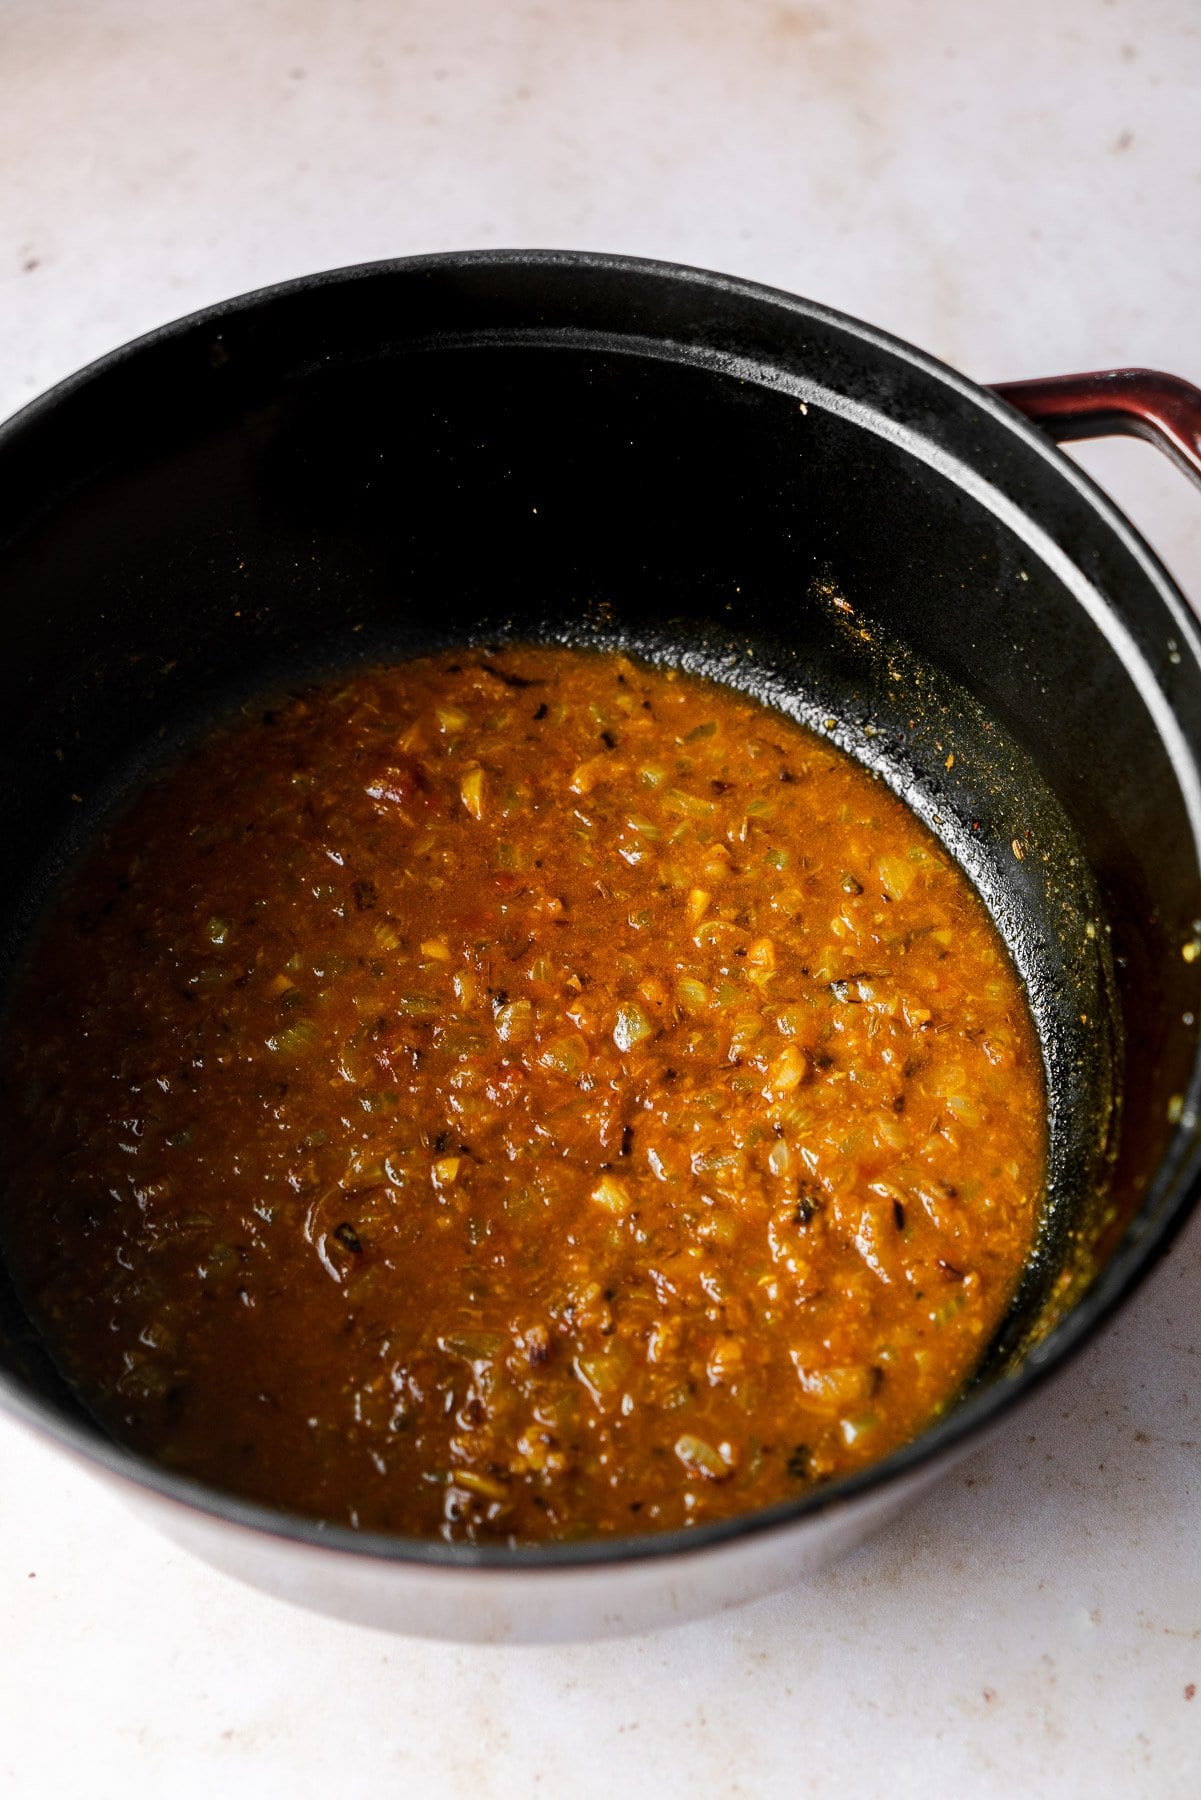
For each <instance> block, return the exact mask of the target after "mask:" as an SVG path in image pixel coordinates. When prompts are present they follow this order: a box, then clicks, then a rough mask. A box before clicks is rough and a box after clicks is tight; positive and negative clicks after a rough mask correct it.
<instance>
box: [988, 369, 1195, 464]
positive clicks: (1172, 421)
mask: <svg viewBox="0 0 1201 1800" xmlns="http://www.w3.org/2000/svg"><path fill="white" fill-rule="evenodd" d="M993 393H994V394H998V395H1000V397H1001V399H1002V400H1007V401H1008V402H1009V404H1010V406H1015V407H1016V408H1017V410H1018V411H1019V412H1020V413H1025V415H1026V417H1027V418H1028V419H1032V420H1033V421H1034V423H1035V424H1036V425H1041V426H1043V427H1044V429H1045V430H1046V431H1048V432H1049V433H1050V435H1051V436H1052V437H1053V438H1055V440H1056V441H1057V442H1059V443H1063V442H1065V441H1066V440H1068V439H1070V438H1092V437H1110V436H1112V434H1113V433H1114V432H1121V433H1123V434H1124V435H1126V436H1129V437H1141V438H1146V439H1147V440H1148V441H1149V442H1150V443H1152V444H1158V446H1159V448H1160V449H1161V450H1166V451H1167V453H1168V455H1169V456H1170V457H1171V458H1172V461H1173V462H1174V463H1175V464H1176V466H1177V468H1180V469H1183V470H1184V472H1185V474H1186V475H1191V476H1192V478H1193V480H1194V481H1198V482H1201V388H1195V387H1194V386H1193V385H1192V383H1191V382H1189V381H1182V380H1181V379H1180V377H1179V376H1178V375H1161V374H1160V373H1159V371H1158V370H1156V369H1099V370H1097V371H1096V372H1094V373H1093V374H1090V375H1052V376H1050V377H1048V378H1047V379H1046V380H1044V381H1003V382H999V383H997V384H996V385H994V387H993Z"/></svg>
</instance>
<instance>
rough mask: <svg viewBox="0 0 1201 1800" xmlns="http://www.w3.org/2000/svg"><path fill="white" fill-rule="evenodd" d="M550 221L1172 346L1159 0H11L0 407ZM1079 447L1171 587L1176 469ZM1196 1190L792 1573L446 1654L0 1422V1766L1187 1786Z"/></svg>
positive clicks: (559, 1787) (502, 1778)
mask: <svg viewBox="0 0 1201 1800" xmlns="http://www.w3.org/2000/svg"><path fill="white" fill-rule="evenodd" d="M492 244H541V245H560V246H569V247H575V248H590V247H596V248H603V249H610V250H625V251H631V252H637V253H642V254H646V255H652V256H662V257H667V258H673V259H677V260H682V261H686V262H694V263H700V264H706V265H709V266H711V267H716V268H723V269H727V270H730V271H733V272H736V273H739V274H742V275H746V276H751V277H757V278H759V279H761V280H764V281H768V282H773V283H776V284H778V285H780V286H782V287H786V288H791V289H793V290H795V291H797V292H800V293H803V294H807V295H810V296H811V297H813V298H815V299H820V300H823V301H826V302H828V303H829V304H832V305H834V306H836V307H841V308H843V309H845V310H846V311H848V312H851V313H854V314H858V315H859V316H861V317H863V318H866V319H870V320H872V321H874V322H876V323H878V324H880V325H883V326H886V327H887V328H889V329H890V330H892V331H894V332H896V333H898V334H899V335H901V336H903V337H907V338H910V339H912V340H914V341H915V342H917V343H919V344H921V345H923V346H924V347H925V348H927V349H929V350H931V351H933V352H934V353H935V354H936V355H938V356H941V357H944V358H945V359H947V360H948V361H950V362H953V363H955V364H957V365H958V366H959V367H960V368H962V369H963V370H965V371H966V372H967V373H968V374H970V375H973V376H977V377H979V378H982V379H990V378H992V379H1002V378H1006V377H1017V376H1027V375H1037V374H1050V373H1053V372H1057V371H1065V370H1071V369H1078V368H1091V367H1102V366H1106V365H1113V364H1118V363H1129V362H1143V363H1149V364H1152V365H1158V366H1160V367H1163V368H1167V369H1172V370H1174V371H1176V372H1177V373H1179V374H1182V375H1186V376H1189V377H1190V378H1191V379H1193V380H1194V381H1201V330H1199V328H1198V317H1199V299H1201V11H1199V9H1198V7H1197V5H1196V0H1115V3H1114V4H1104V3H1102V0H1039V3H1037V4H1036V3H1034V0H1009V4H1008V5H1006V6H1005V7H999V6H994V7H986V6H983V5H971V4H963V3H960V4H956V3H955V0H826V3H825V4H807V3H803V0H795V3H787V0H780V3H778V4H760V3H759V0H741V3H739V0H562V3H560V4H555V0H545V3H544V4H541V5H536V4H529V3H528V0H509V3H508V4H501V3H500V0H391V3H389V0H357V3H356V0H341V3H339V0H294V3H291V4H289V3H287V0H273V3H257V4H256V3H255V0H240V3H239V4H236V5H234V4H230V3H229V0H204V3H203V4H201V3H200V0H162V3H160V4H153V3H152V0H142V3H141V4H138V3H137V0H93V3H92V4H86V3H81V4H75V5H69V4H66V3H65V0H3V3H0V344H2V345H3V355H2V356H0V413H6V412H8V411H11V410H12V409H14V408H15V407H17V406H19V405H20V404H21V403H23V402H24V401H25V400H27V399H29V398H31V397H32V396H33V395H34V394H35V393H36V392H38V391H39V390H41V389H42V388H44V387H46V386H48V385H49V384H50V383H52V382H53V381H55V380H57V379H58V378H59V377H60V376H62V375H65V374H67V373H68V372H69V371H70V370H72V369H74V368H75V367H77V366H78V365H79V364H80V363H82V362H85V361H87V360H88V359H89V358H91V357H93V356H95V355H98V354H99V353H100V352H102V351H104V350H107V349H109V348H111V347H112V346H113V345H115V344H117V343H119V342H121V341H122V340H123V339H126V338H128V337H130V336H132V335H134V334H135V333H137V332H140V331H142V330H145V329H147V328H148V327H150V326H153V325H155V324H158V323H159V322H161V321H162V320H164V319H167V318H169V317H172V316H174V315H176V314H179V313H182V312H185V311H188V310H189V309H191V308H193V307H196V306H199V305H202V304H204V303H206V302H208V301H212V300H216V299H219V298H221V297H222V296H224V295H226V294H229V293H234V292H237V291H240V290H243V289H247V288H252V287H256V286H258V285H260V284H262V283H265V282H269V281H274V280H277V279H280V278H282V277H285V276H290V275H294V274H299V273H302V272H304V271H307V270H310V269H316V268H321V267H329V266H332V265H336V264H340V263H349V262H355V261H359V260H362V259H366V258H371V257H377V256H386V255H396V254H402V253H407V252H413V251H421V250H432V249H440V248H446V247H461V246H468V245H481V246H482V245H492ZM1081 455H1082V460H1083V461H1085V462H1086V463H1087V465H1088V467H1089V468H1090V469H1091V470H1092V471H1093V472H1094V473H1095V474H1096V475H1097V476H1098V478H1099V479H1100V480H1102V481H1103V482H1104V483H1105V484H1106V485H1107V486H1108V487H1109V488H1110V490H1111V492H1112V493H1114V495H1115V496H1116V497H1117V499H1118V501H1119V503H1120V504H1122V505H1123V506H1124V507H1125V508H1126V510H1127V511H1128V512H1129V513H1130V514H1131V515H1132V516H1133V517H1134V519H1135V520H1136V521H1137V522H1138V524H1139V525H1140V526H1141V528H1142V529H1143V531H1144V533H1145V534H1146V535H1147V536H1148V537H1149V538H1150V540H1151V541H1152V542H1153V543H1154V544H1155V545H1156V547H1157V548H1158V549H1159V551H1160V552H1161V554H1162V555H1163V556H1164V558H1165V559H1166V560H1167V562H1168V564H1169V566H1171V567H1172V568H1173V570H1174V571H1175V573H1176V574H1177V576H1178V578H1179V579H1180V580H1181V582H1182V583H1183V585H1184V586H1185V588H1186V589H1188V590H1190V591H1191V592H1192V593H1193V594H1194V595H1195V596H1196V597H1197V598H1198V599H1199V600H1201V495H1199V494H1198V493H1196V492H1195V491H1192V490H1190V488H1189V487H1188V485H1187V483H1185V482H1184V481H1183V479H1182V478H1181V477H1180V476H1179V475H1178V474H1177V473H1176V472H1175V471H1174V470H1172V469H1171V468H1170V466H1169V465H1168V464H1167V462H1166V461H1165V460H1163V459H1161V458H1158V457H1157V456H1156V455H1155V454H1154V452H1153V451H1151V450H1149V449H1147V448H1145V447H1144V446H1141V445H1135V444H1131V443H1115V444H1107V445H1104V446H1097V447H1089V448H1087V449H1086V450H1084V451H1083V452H1082V453H1081ZM1199 1345H1201V1221H1198V1223H1197V1225H1196V1226H1195V1227H1194V1228H1193V1229H1191V1230H1190V1231H1187V1232H1186V1233H1185V1235H1184V1236H1183V1237H1182V1238H1181V1240H1180V1241H1179V1242H1178V1244H1177V1246H1176V1248H1175V1250H1174V1251H1173V1252H1172V1254H1171V1256H1170V1257H1169V1258H1168V1260H1167V1261H1166V1262H1165V1263H1164V1264H1163V1265H1162V1267H1161V1268H1160V1270H1159V1271H1158V1273H1157V1274H1156V1275H1155V1276H1154V1277H1153V1278H1152V1280H1151V1281H1150V1282H1149V1283H1148V1284H1147V1285H1146V1287H1145V1288H1144V1289H1143V1291H1142V1292H1141V1293H1140V1295H1139V1296H1138V1297H1137V1299H1136V1300H1135V1301H1134V1303H1133V1304H1132V1305H1130V1306H1129V1307H1128V1308H1127V1309H1126V1311H1125V1312H1124V1313H1123V1315H1122V1317H1121V1319H1120V1321H1119V1322H1118V1323H1117V1324H1116V1325H1115V1326H1113V1327H1112V1328H1111V1329H1110V1330H1109V1331H1108V1332H1107V1333H1106V1334H1105V1336H1104V1337H1103V1338H1102V1340H1101V1341H1099V1342H1098V1343H1096V1344H1095V1345H1094V1346H1093V1347H1092V1348H1091V1349H1090V1350H1089V1351H1088V1352H1087V1353H1086V1354H1085V1355H1083V1356H1082V1357H1081V1358H1080V1359H1079V1361H1078V1362H1077V1363H1076V1364H1075V1366H1074V1367H1073V1368H1072V1369H1071V1370H1070V1371H1069V1372H1068V1373H1067V1375H1066V1376H1064V1377H1063V1378H1062V1379H1061V1380H1060V1381H1059V1382H1058V1383H1057V1384H1055V1385H1054V1386H1053V1387H1052V1388H1051V1390H1050V1391H1047V1392H1043V1393H1042V1394H1041V1395H1040V1396H1039V1397H1038V1398H1037V1399H1036V1400H1035V1401H1034V1402H1033V1403H1032V1404H1031V1405H1030V1406H1028V1407H1027V1409H1026V1410H1025V1411H1024V1412H1023V1413H1021V1414H1020V1416H1019V1417H1018V1418H1016V1419H1014V1420H1013V1421H1011V1422H1010V1423H1009V1425H1008V1426H1007V1428H1006V1429H1005V1430H1004V1431H1003V1432H1002V1434H1001V1435H1000V1436H999V1437H998V1438H997V1439H996V1440H995V1441H994V1442H993V1443H992V1445H991V1446H990V1447H989V1448H988V1449H987V1450H986V1451H984V1452H983V1453H981V1454H980V1455H978V1456H977V1457H976V1458H975V1460H974V1461H972V1462H971V1463H969V1464H967V1465H965V1466H964V1468H963V1469H962V1470H961V1471H959V1472H958V1473H956V1474H955V1475H953V1476H952V1477H950V1479H949V1481H948V1482H947V1483H945V1484H944V1485H943V1486H942V1487H941V1488H940V1489H939V1490H937V1491H936V1492H935V1494H934V1495H933V1496H932V1497H930V1498H928V1499H927V1500H925V1501H924V1502H922V1503H920V1504H919V1505H918V1506H917V1507H916V1508H915V1509H914V1510H913V1511H911V1512H910V1513H909V1514H908V1515H907V1516H906V1517H905V1519H904V1520H903V1521H902V1522H901V1523H900V1524H898V1525H896V1526H894V1527H893V1528H891V1529H890V1530H889V1531H888V1532H887V1533H886V1534H885V1535H884V1536H882V1537H881V1538H879V1539H877V1540H876V1541H875V1542H874V1543H872V1544H871V1545H869V1546H868V1547H867V1548H865V1549H863V1550H861V1551H859V1552H857V1553H856V1554H855V1555H853V1556H852V1557H851V1558H850V1559H849V1560H847V1561H846V1562H844V1563H843V1564H842V1565H841V1566H839V1567H838V1568H836V1569H835V1570H833V1571H832V1572H831V1573H829V1574H828V1575H826V1576H824V1577H822V1578H821V1579H818V1580H815V1581H810V1582H809V1584H808V1585H807V1586H805V1587H804V1588H800V1589H796V1590H794V1591H793V1592H791V1593H788V1594H785V1595H783V1596H780V1597H778V1598H776V1599H774V1600H771V1601H767V1602H762V1603H760V1604H757V1605H755V1606H752V1607H748V1608H746V1609H744V1610H743V1611H741V1612H736V1613H732V1614H728V1615H726V1616H725V1617H723V1618H721V1619H718V1620H715V1621H712V1622H708V1623H702V1624H699V1625H692V1626H687V1627H684V1628H681V1629H678V1630H676V1631H674V1632H668V1633H663V1634H660V1635H658V1636H654V1637H646V1638H641V1639H637V1638H635V1639H630V1640H626V1641H624V1642H619V1643H611V1644H605V1645H601V1646H597V1647H590V1646H569V1647H562V1646H559V1647H556V1648H553V1649H547V1650H542V1649H503V1650H498V1649H475V1648H456V1647H444V1646H440V1645H437V1644H429V1643H418V1642H412V1641H407V1640H404V1639H400V1638H395V1639H392V1638H387V1637H384V1636H380V1635H376V1634H374V1633H371V1632H367V1631H363V1630H359V1629H356V1628H353V1627H350V1626H343V1625H338V1624H333V1623H330V1622H329V1621H327V1620H325V1619H320V1618H317V1617H313V1616H309V1615H307V1614H304V1613H300V1612H296V1611H292V1610H290V1609H289V1608H287V1607H285V1606H283V1605H282V1604H279V1603H276V1602H273V1601H270V1600H267V1599H263V1598H260V1597H259V1596H258V1595H257V1594H255V1593H253V1592H251V1591H249V1590H247V1589H244V1588H242V1587H240V1586H238V1585H236V1584H235V1583H233V1582H231V1581H228V1580H226V1579H224V1578H222V1577H220V1576H217V1575H215V1574H212V1573H210V1572H209V1571H208V1570H207V1569H206V1568H205V1567H203V1566H202V1565H200V1564H199V1563H195V1562H193V1561H191V1560H189V1559H188V1558H187V1557H186V1556H185V1555H183V1554H182V1553H180V1552H177V1551H175V1550H173V1549H171V1548H169V1547H168V1546H167V1545H166V1544H165V1543H164V1542H163V1541H161V1540H160V1539H159V1538H158V1537H157V1536H155V1535H154V1534H153V1533H152V1532H151V1531H150V1529H149V1528H148V1527H147V1526H145V1525H144V1524H143V1523H142V1522H141V1521H140V1519H137V1518H135V1517H134V1516H133V1515H132V1514H130V1513H128V1512H127V1511H126V1510H125V1508H124V1506H123V1505H122V1504H121V1503H120V1502H119V1501H118V1500H117V1499H115V1498H114V1497H113V1496H112V1495H111V1494H110V1492H109V1491H108V1490H107V1489H102V1488H100V1487H99V1486H98V1485H96V1484H95V1483H94V1482H93V1481H92V1480H91V1479H90V1478H89V1477H88V1476H86V1475H84V1474H82V1473H80V1472H78V1471H77V1470H76V1469H75V1468H74V1467H73V1466H71V1465H69V1464H68V1463H67V1462H66V1461H65V1460H62V1459H60V1458H59V1457H58V1456H57V1455H56V1454H54V1453H52V1452H51V1451H49V1450H48V1449H47V1448H46V1447H44V1446H43V1445H42V1444H41V1443H40V1442H36V1441H34V1440H33V1439H32V1438H30V1437H28V1436H27V1435H26V1434H25V1433H23V1432H21V1431H18V1430H17V1429H15V1428H14V1427H12V1426H10V1425H7V1424H0V1545H2V1546H3V1549H2V1554H0V1608H2V1611H0V1639H2V1643H3V1652H2V1655H3V1679H2V1680H0V1787H3V1789H4V1791H5V1792H6V1793H10V1794H12V1795H14V1796H19V1797H20V1800H24V1797H25V1796H36V1797H38V1800H40V1797H41V1796H52V1795H53V1796H57V1795H74V1794H86V1795H88V1796H89V1800H108V1797H109V1796H112V1797H113V1800H117V1797H118V1796H120V1800H138V1797H140V1796H142V1795H151V1794H153V1795H154V1796H155V1797H156V1800H160V1797H161V1796H170V1797H171V1800H191V1797H192V1796H202V1795H203V1796H206V1797H207V1796H209V1795H211V1794H214V1793H220V1794H221V1795H222V1796H223V1797H224V1800H236V1797H240V1796H254V1797H255V1800H261V1797H263V1796H273V1795H276V1794H279V1795H288V1796H289V1797H295V1800H308V1797H309V1796H318V1795H320V1796H325V1795H327V1794H330V1793H338V1794H345V1795H358V1794H367V1793H371V1794H372V1795H381V1796H391V1795H406V1796H409V1795H412V1796H423V1797H424V1796H427V1795H429V1796H440V1795H452V1796H457V1795H471V1796H472V1797H473V1800H475V1797H477V1796H481V1795H487V1796H489V1797H491V1796H497V1797H499V1800H507V1797H509V1796H514V1797H516V1796H525V1795H529V1794H533V1793H547V1794H553V1793H559V1792H562V1791H564V1790H566V1791H569V1792H570V1793H571V1794H572V1795H573V1796H578V1797H579V1800H592V1796H598V1797H599V1796H604V1797H605V1800H609V1797H610V1796H612V1795H622V1796H624V1795H640V1794H643V1793H648V1794H649V1793H652V1792H653V1793H655V1794H658V1795H675V1794H685V1793H687V1794H689V1795H697V1794H702V1795H747V1796H755V1797H758V1796H772V1795H777V1794H778V1795H788V1796H793V1795H801V1794H819V1795H827V1794H837V1795H838V1796H840V1800H857V1797H858V1796H865V1797H873V1800H874V1796H877V1795H881V1794H887V1795H889V1796H890V1800H904V1797H906V1796H909V1795H915V1796H918V1795H920V1796H921V1797H922V1800H928V1796H929V1795H931V1794H933V1793H938V1794H942V1793H954V1794H966V1795H971V1796H976V1795H980V1796H992V1795H997V1796H1004V1797H1005V1800H1012V1796H1013V1795H1014V1794H1019V1795H1035V1796H1038V1795H1051V1796H1056V1797H1058V1796H1064V1797H1072V1796H1077V1795H1079V1796H1084V1795H1087V1796H1089V1797H1090V1800H1108V1797H1109V1796H1114V1797H1115V1800H1116V1797H1118V1796H1122V1797H1125V1796H1130V1795H1154V1796H1177V1795H1179V1796H1182V1797H1188V1800H1194V1797H1195V1796H1196V1795H1197V1794H1198V1793H1201V1697H1198V1698H1197V1699H1196V1700H1193V1698H1192V1697H1193V1694H1194V1691H1195V1687H1201V1555H1199V1553H1198V1528H1199V1526H1201V1478H1199V1467H1201V1463H1199V1457H1201V1450H1199V1445H1201V1394H1199V1392H1198V1384H1197V1374H1198V1346H1199Z"/></svg>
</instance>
